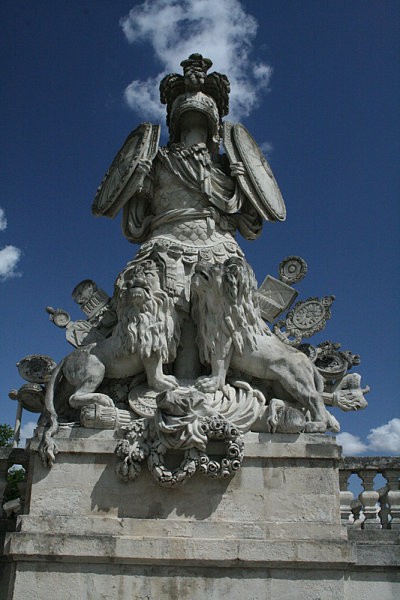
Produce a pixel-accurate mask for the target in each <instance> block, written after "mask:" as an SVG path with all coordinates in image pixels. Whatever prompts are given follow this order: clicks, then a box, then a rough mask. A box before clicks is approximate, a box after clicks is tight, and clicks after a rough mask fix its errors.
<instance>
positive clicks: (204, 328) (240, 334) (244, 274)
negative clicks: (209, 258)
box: [192, 258, 266, 363]
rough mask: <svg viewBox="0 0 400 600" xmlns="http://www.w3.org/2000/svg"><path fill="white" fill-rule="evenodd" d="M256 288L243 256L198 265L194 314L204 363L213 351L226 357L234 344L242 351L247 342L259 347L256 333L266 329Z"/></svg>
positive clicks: (238, 350) (195, 278) (236, 349)
mask: <svg viewBox="0 0 400 600" xmlns="http://www.w3.org/2000/svg"><path fill="white" fill-rule="evenodd" d="M256 290H257V284H256V279H255V276H254V273H253V271H252V269H251V268H250V266H249V265H248V264H247V263H246V262H245V261H244V260H241V259H239V258H229V259H228V260H226V261H225V262H224V264H222V265H221V264H215V265H212V264H209V263H199V264H198V265H197V266H196V272H195V274H194V276H193V279H192V316H193V319H194V321H195V323H196V324H197V343H198V347H199V352H200V360H201V362H202V363H210V362H211V356H212V355H214V354H215V355H218V356H221V357H223V358H225V357H226V356H227V355H228V354H229V352H230V350H231V348H232V346H233V347H234V349H235V351H236V352H238V353H239V354H242V352H243V348H244V346H245V345H249V346H250V348H251V349H255V348H256V346H257V338H256V336H257V334H263V333H266V331H265V330H266V325H265V323H264V322H263V320H262V317H261V314H260V309H259V306H258V301H257V298H256V293H255V292H256Z"/></svg>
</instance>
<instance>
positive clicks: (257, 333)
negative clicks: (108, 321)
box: [192, 258, 339, 432]
mask: <svg viewBox="0 0 400 600" xmlns="http://www.w3.org/2000/svg"><path fill="white" fill-rule="evenodd" d="M255 291H256V283H255V277H254V274H253V272H252V270H251V268H250V266H249V265H248V264H247V263H246V262H245V261H244V260H241V259H238V258H231V259H229V260H227V261H226V262H225V263H224V264H223V265H211V264H208V263H207V264H206V263H204V264H199V265H197V267H196V272H195V274H194V276H193V278H192V314H193V318H194V320H195V322H196V324H197V329H198V338H197V342H198V345H199V351H200V359H201V361H202V362H203V364H209V365H210V366H211V374H210V375H209V376H206V377H201V378H199V379H198V380H197V382H196V386H197V387H198V388H199V389H201V390H202V391H206V392H212V391H215V390H216V389H222V387H223V386H224V385H225V379H226V374H227V371H228V368H231V369H232V370H233V371H234V372H235V373H240V374H243V375H245V376H247V377H250V378H257V379H259V380H262V381H265V382H266V383H267V384H268V385H269V386H270V387H271V388H272V389H273V390H274V392H275V393H276V395H277V397H278V398H282V399H283V400H286V399H287V400H291V401H294V402H295V403H297V404H300V406H301V407H303V409H304V410H305V411H309V412H310V415H311V421H310V422H308V423H307V424H306V431H316V432H319V431H321V432H322V431H326V429H331V430H333V431H339V423H338V422H337V420H336V419H335V418H334V417H333V416H332V415H331V414H330V413H329V412H328V410H327V409H326V407H325V404H324V401H323V398H322V392H323V389H324V381H323V378H322V376H321V375H320V374H319V373H318V371H317V369H316V368H315V367H314V365H313V364H312V363H311V361H310V360H309V359H308V358H307V357H306V356H305V354H303V353H302V352H299V351H298V350H296V349H295V348H292V347H291V346H288V345H286V344H284V343H283V342H281V341H280V340H279V339H278V338H277V337H276V336H275V335H273V334H271V332H270V331H269V330H267V329H266V325H265V324H264V323H263V321H262V318H261V315H260V312H259V308H258V305H257V302H256V300H255Z"/></svg>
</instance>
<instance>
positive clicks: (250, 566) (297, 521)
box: [0, 428, 400, 600]
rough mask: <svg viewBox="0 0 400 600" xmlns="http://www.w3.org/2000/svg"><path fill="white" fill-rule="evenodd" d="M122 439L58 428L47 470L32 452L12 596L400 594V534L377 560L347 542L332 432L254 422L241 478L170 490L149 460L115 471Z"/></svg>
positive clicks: (12, 552) (30, 599)
mask: <svg viewBox="0 0 400 600" xmlns="http://www.w3.org/2000/svg"><path fill="white" fill-rule="evenodd" d="M114 436H115V434H114V432H112V431H107V430H104V431H98V430H89V429H83V428H72V429H69V428H64V429H62V430H60V432H59V433H58V434H57V445H58V447H59V450H60V452H59V454H58V455H57V461H56V463H55V465H54V467H53V468H52V469H51V470H50V471H49V470H47V469H44V468H43V467H42V465H41V463H40V461H39V457H38V455H37V454H36V453H34V454H33V461H32V463H33V465H32V468H31V473H30V477H31V485H30V499H29V500H28V506H29V513H28V514H26V515H22V516H21V517H19V523H18V531H17V532H15V533H9V534H7V535H8V537H7V541H6V546H5V554H6V556H8V557H9V559H11V560H12V561H13V563H12V565H13V575H12V577H11V578H10V579H11V581H10V583H9V587H8V592H7V593H6V595H5V596H4V598H6V599H7V600H17V599H18V600H20V599H22V598H23V599H24V600H42V599H43V600H44V599H45V598H46V599H47V598H49V597H53V598H56V599H57V600H67V599H68V600H70V599H72V598H73V599H74V600H75V599H85V600H92V599H93V600H98V599H101V600H106V599H107V600H108V599H110V600H111V599H113V600H114V599H115V598H118V599H122V600H124V599H125V598H127V599H128V598H129V600H134V599H135V600H167V599H168V600H170V599H171V600H172V599H173V600H175V599H178V598H179V600H202V599H207V600H210V599H220V598H223V597H224V596H225V595H228V594H229V596H230V598H232V600H234V599H235V598H238V599H239V598H240V599H241V600H247V599H249V600H264V599H265V600H266V599H270V598H271V599H278V598H279V599H282V598H285V599H289V598H290V599H292V598H293V599H296V600H298V599H301V600H307V599H310V600H311V599H313V600H316V599H317V598H319V599H321V600H322V599H328V598H329V599H330V600H332V599H343V598H360V599H364V598H365V599H368V600H369V599H370V598H371V600H372V598H374V600H375V598H376V597H379V598H380V600H389V598H390V599H392V598H394V597H395V595H394V591H395V585H396V583H395V582H396V581H399V580H398V579H396V577H397V573H396V571H395V570H394V565H395V564H396V560H398V559H396V554H395V553H396V552H398V549H399V546H398V536H396V532H394V531H393V532H392V531H385V532H383V531H382V532H380V533H381V534H388V535H387V536H386V535H385V536H384V540H382V541H383V542H384V544H383V546H382V544H379V548H380V554H378V555H377V556H376V559H375V558H374V552H373V550H372V547H371V546H369V549H368V547H367V546H366V545H365V544H364V546H365V548H364V550H363V551H360V548H361V546H362V543H361V542H360V541H359V540H358V541H357V540H355V541H349V540H348V537H347V529H346V528H342V526H341V525H340V513H339V486H338V459H339V448H338V446H337V445H336V443H335V441H334V439H333V438H332V437H329V436H325V435H321V434H299V435H277V434H274V435H270V434H265V433H248V434H246V437H245V444H246V446H245V459H244V464H243V467H242V469H241V470H240V471H239V472H238V473H237V474H236V475H235V477H233V478H230V479H224V480H216V479H210V478H207V477H204V476H201V475H199V474H196V475H195V476H194V477H193V479H190V480H189V481H188V482H187V483H186V484H185V485H184V486H183V487H181V488H174V489H164V488H160V487H159V486H158V485H157V483H156V482H155V481H154V480H153V479H152V477H151V476H150V474H149V473H148V471H147V469H146V467H144V468H143V472H142V473H141V474H140V475H139V477H138V479H137V480H136V481H134V482H130V483H123V482H121V481H120V480H118V478H117V477H116V475H115V473H114V469H115V465H116V462H117V459H116V456H115V455H114V454H113V451H114V448H115V445H116V439H115V438H114ZM35 443H36V441H33V443H32V450H33V449H34V447H35V446H34V444H35ZM215 453H216V454H218V453H220V454H223V453H224V446H223V444H222V445H221V447H219V448H218V446H216V447H215ZM171 460H174V457H173V456H172V457H171ZM175 460H178V461H179V460H180V457H179V456H175ZM27 512H28V511H27ZM360 533H364V532H360ZM366 533H367V532H366ZM392 534H393V535H392ZM374 539H376V538H374ZM369 543H371V540H370V541H369ZM383 547H384V549H383V550H382V548H383ZM385 551H386V554H385ZM388 556H390V560H388V558H387V557H388ZM385 557H386V558H385ZM399 562H400V561H399V560H398V562H397V564H399ZM397 585H398V586H400V583H397ZM397 591H398V592H399V597H400V588H397ZM0 598H1V593H0Z"/></svg>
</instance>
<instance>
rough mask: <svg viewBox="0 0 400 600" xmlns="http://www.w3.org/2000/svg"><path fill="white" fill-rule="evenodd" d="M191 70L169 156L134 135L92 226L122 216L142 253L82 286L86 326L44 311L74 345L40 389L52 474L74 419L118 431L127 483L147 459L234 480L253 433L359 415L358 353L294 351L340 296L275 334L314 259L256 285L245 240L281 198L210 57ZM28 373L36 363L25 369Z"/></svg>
mask: <svg viewBox="0 0 400 600" xmlns="http://www.w3.org/2000/svg"><path fill="white" fill-rule="evenodd" d="M181 66H182V67H183V75H181V74H170V75H167V76H166V77H165V78H164V79H163V80H162V82H161V84H160V94H161V102H162V103H164V104H165V105H166V108H167V125H168V128H169V136H170V137H169V142H168V144H167V146H165V147H160V146H159V137H160V126H159V125H154V124H151V123H142V124H141V125H139V126H138V127H137V128H136V129H135V130H134V131H133V132H132V133H131V134H130V135H129V136H128V138H127V140H126V141H125V143H124V144H123V146H122V148H121V150H120V151H119V152H118V153H117V155H116V157H115V158H114V160H113V162H112V164H111V166H110V168H109V170H108V171H107V173H106V175H105V177H104V178H103V181H102V182H101V184H100V187H99V189H98V191H97V193H96V196H95V199H94V202H93V207H92V210H93V213H94V214H95V215H97V216H108V217H114V216H115V215H116V214H117V213H119V212H121V213H122V230H123V233H124V235H125V237H126V238H127V239H128V240H129V241H130V242H132V243H134V244H139V249H138V252H137V254H136V255H135V256H134V257H133V259H132V260H130V261H129V262H128V263H127V265H126V266H125V267H124V268H123V269H122V270H121V272H120V273H119V274H118V276H117V277H116V280H115V284H114V290H113V293H112V294H111V295H110V296H109V295H108V294H107V293H106V292H104V291H103V290H102V289H101V288H99V287H98V286H97V284H96V283H95V282H94V281H93V280H91V279H86V280H84V281H83V282H80V283H79V284H78V285H77V286H76V287H75V289H74V291H73V297H74V299H75V301H76V302H77V303H78V304H79V306H80V307H81V308H82V310H83V312H84V313H85V319H78V320H76V321H72V320H71V318H70V315H69V314H68V313H67V312H66V311H64V310H63V309H61V308H57V309H54V308H51V307H48V308H47V312H48V313H49V315H50V319H51V320H52V321H53V322H54V324H56V325H57V326H58V327H62V328H65V330H66V337H67V340H68V341H69V342H70V343H71V344H72V345H73V346H75V349H74V351H73V352H72V353H70V354H69V355H67V356H66V357H65V358H64V359H63V360H62V361H61V362H60V363H59V364H58V365H57V366H54V365H53V364H52V365H51V366H52V369H51V370H50V371H51V373H47V374H48V375H50V377H47V375H46V378H45V379H44V380H43V381H41V382H39V383H38V384H37V385H41V386H42V387H41V392H42V394H44V391H45V397H44V410H43V412H42V415H41V418H40V422H39V424H40V427H39V431H40V432H41V434H40V435H41V443H40V447H39V451H40V454H41V457H42V459H43V462H44V463H45V464H46V465H48V466H51V465H52V464H53V462H54V460H55V457H56V454H57V447H56V444H55V441H54V434H55V432H56V431H57V428H58V427H59V424H60V423H61V422H62V421H63V420H64V421H66V422H71V421H73V422H77V423H79V424H80V426H82V427H91V428H102V429H104V428H108V429H115V430H116V431H117V432H118V436H119V438H120V439H119V441H118V442H117V444H116V472H117V475H118V476H119V477H120V478H121V479H122V480H124V481H132V480H135V478H136V477H138V475H139V473H140V471H141V469H142V467H143V465H144V464H147V467H148V469H149V470H150V472H151V474H152V475H153V477H154V478H155V480H156V481H157V482H158V483H159V484H160V485H162V486H164V487H175V486H178V485H180V484H182V483H184V482H185V481H187V480H188V479H190V478H191V477H192V476H193V475H194V474H195V473H199V474H203V475H206V476H208V477H218V478H225V477H231V476H233V475H234V474H235V473H236V472H237V470H238V469H239V468H240V466H241V464H242V461H243V456H244V453H245V448H244V445H243V434H244V433H245V432H246V431H249V430H250V429H252V428H255V429H256V430H260V429H261V430H263V431H270V432H274V431H283V432H288V433H299V432H301V431H308V432H317V433H324V432H326V431H327V430H331V431H338V430H339V423H338V421H337V420H336V418H335V417H334V416H333V415H332V414H331V413H330V412H329V410H328V409H327V405H328V406H340V407H341V408H343V409H344V410H348V409H351V410H356V409H358V408H361V407H362V406H363V392H365V391H366V388H365V389H364V390H363V389H362V388H361V386H360V380H359V376H357V374H355V373H354V374H349V373H347V370H348V369H349V368H350V367H351V366H353V364H356V360H355V357H354V355H350V354H348V353H347V354H346V353H339V354H338V353H337V352H338V348H336V347H331V346H328V345H325V346H321V347H317V348H316V349H315V348H314V347H311V346H309V348H308V351H301V350H303V348H302V349H297V348H296V347H295V346H298V345H299V344H300V342H301V340H302V338H308V337H310V336H311V335H313V334H314V333H316V332H318V331H320V330H321V329H322V328H323V327H324V326H325V324H326V322H327V320H328V319H329V318H330V305H331V304H332V302H333V300H334V297H333V296H325V297H324V298H322V299H319V298H309V299H308V300H305V301H300V302H298V303H297V304H296V305H295V306H294V307H293V308H291V309H290V310H289V312H288V314H287V316H286V317H285V318H284V319H281V320H280V321H279V322H277V323H275V325H274V326H273V332H271V330H270V329H269V327H268V325H267V323H266V321H268V322H269V323H274V322H275V320H276V319H277V318H278V317H279V316H280V315H281V314H282V313H283V312H284V311H286V310H288V309H289V308H290V306H291V305H292V303H293V302H294V300H295V298H296V296H297V292H296V291H295V290H294V289H293V288H292V287H291V286H292V284H294V283H296V282H298V281H300V280H301V279H302V278H303V277H304V276H305V274H306V270H307V266H306V263H305V261H304V260H303V259H301V258H300V257H294V256H290V257H288V258H286V259H284V260H283V261H282V262H281V265H280V267H279V279H276V278H274V277H273V276H272V275H268V276H267V278H266V279H265V281H264V282H263V284H262V285H261V287H260V288H259V289H258V287H257V283H256V279H255V276H254V273H253V271H252V269H251V266H250V265H249V264H248V263H247V261H246V259H245V256H244V254H243V251H242V250H241V248H240V247H239V245H238V243H237V241H236V234H237V233H238V232H239V233H240V234H241V235H242V236H243V237H245V238H246V239H247V240H255V239H256V238H257V237H259V236H260V234H261V231H262V227H263V223H264V221H283V220H284V219H285V216H286V208H285V204H284V201H283V198H282V195H281V192H280V190H279V187H278V184H277V182H276V179H275V177H274V175H273V173H272V170H271V167H270V165H269V164H268V162H267V161H266V160H265V158H264V157H263V155H262V153H261V151H260V149H259V147H258V145H257V142H256V141H255V140H254V139H253V137H252V136H251V135H250V133H249V132H248V131H247V130H246V129H245V128H244V127H243V125H241V124H233V123H230V122H228V121H223V117H225V116H226V115H227V114H228V108H229V91H230V86H229V81H228V79H227V77H226V76H225V75H222V74H220V73H216V72H212V73H209V72H208V71H209V69H210V67H211V66H212V62H211V60H209V59H207V58H204V57H202V56H201V55H200V54H192V55H191V56H190V57H189V58H188V59H187V60H184V61H183V62H182V63H181ZM221 144H222V147H223V148H224V150H225V153H223V154H221V153H220V147H221ZM335 352H336V354H335ZM28 362H29V361H28ZM36 362H37V361H36ZM339 363H340V364H339ZM33 364H36V363H35V359H34V358H32V357H31V358H30V362H29V365H30V371H33V370H34V369H33V367H32V365H33ZM31 367H32V368H31ZM24 368H25V367H24ZM25 370H26V369H25ZM35 381H36V380H35ZM18 394H19V392H18ZM364 403H365V400H364ZM365 404H366V403H365ZM215 445H217V446H218V447H219V452H217V453H215V452H214V450H213V448H215ZM171 465H172V466H171Z"/></svg>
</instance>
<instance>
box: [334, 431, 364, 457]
mask: <svg viewBox="0 0 400 600" xmlns="http://www.w3.org/2000/svg"><path fill="white" fill-rule="evenodd" d="M336 440H337V442H338V444H340V446H342V448H343V454H344V455H346V456H354V455H355V454H361V453H362V452H365V451H366V450H367V445H366V444H364V442H362V441H361V440H360V438H359V437H358V435H353V434H352V433H347V432H343V433H339V435H337V436H336Z"/></svg>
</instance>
